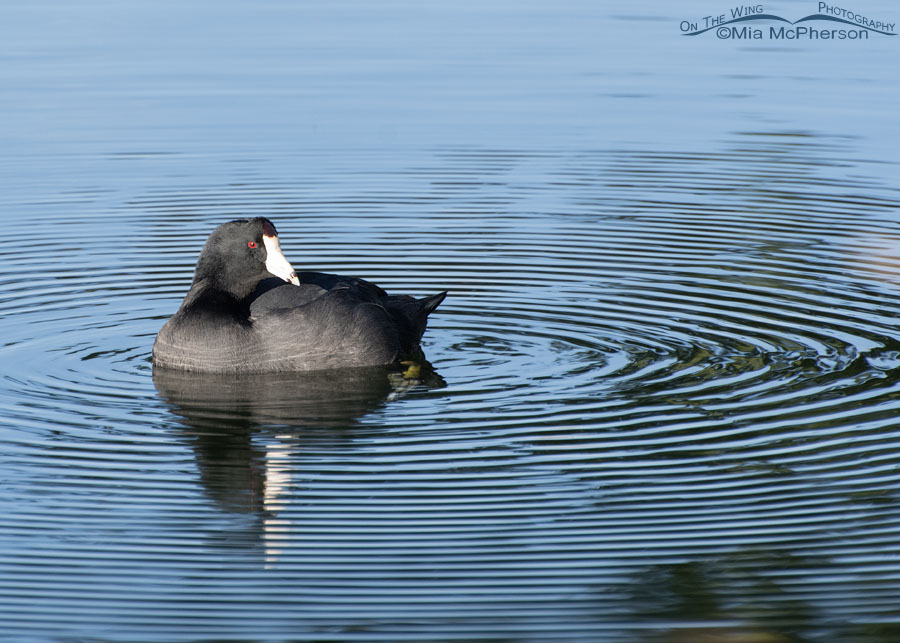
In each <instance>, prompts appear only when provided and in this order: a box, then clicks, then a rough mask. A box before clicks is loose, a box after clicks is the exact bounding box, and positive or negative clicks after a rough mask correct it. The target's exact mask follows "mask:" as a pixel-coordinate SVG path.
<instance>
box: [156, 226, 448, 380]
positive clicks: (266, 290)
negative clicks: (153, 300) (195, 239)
mask: <svg viewBox="0 0 900 643" xmlns="http://www.w3.org/2000/svg"><path fill="white" fill-rule="evenodd" d="M286 282H287V283H286ZM446 295H447V293H446V292H442V293H439V294H437V295H432V296H431V297H425V298H423V299H415V298H413V297H411V296H409V295H393V296H392V295H388V294H387V293H386V292H385V291H384V290H382V289H381V288H379V287H378V286H376V285H375V284H372V283H369V282H368V281H365V280H363V279H356V278H353V277H344V276H340V275H331V274H326V273H319V272H301V273H299V274H298V273H296V272H294V269H293V268H292V267H291V264H290V263H288V260H287V259H286V258H285V257H284V254H282V252H281V248H280V247H279V244H278V233H277V232H276V231H275V226H274V225H272V222H271V221H269V220H268V219H264V218H261V217H259V218H255V219H242V220H239V221H231V222H229V223H225V224H223V225H221V226H219V227H218V228H216V229H215V230H214V231H213V233H212V234H211V235H210V237H209V239H208V240H207V241H206V245H205V246H204V247H203V251H202V252H201V253H200V259H199V260H198V261H197V268H196V270H195V272H194V281H193V283H192V284H191V289H190V290H189V291H188V293H187V295H186V296H185V298H184V301H183V302H182V303H181V307H180V308H179V309H178V311H177V312H176V313H175V314H174V315H173V316H172V318H171V319H169V321H167V322H166V324H165V325H164V326H163V327H162V329H161V330H160V331H159V334H158V335H157V336H156V342H155V343H154V345H153V361H154V364H156V365H157V366H161V367H166V368H174V369H179V370H186V371H203V372H214V373H265V372H273V371H312V370H319V369H328V368H341V367H350V366H374V365H378V364H391V363H394V362H396V361H398V360H400V359H403V358H404V357H405V356H407V355H409V354H410V353H411V352H414V351H415V350H416V348H417V346H418V344H419V340H420V339H421V338H422V333H423V332H425V322H426V320H427V318H428V315H429V314H430V313H431V311H433V310H434V309H435V308H437V306H438V304H440V303H441V302H442V301H443V300H444V297H445V296H446Z"/></svg>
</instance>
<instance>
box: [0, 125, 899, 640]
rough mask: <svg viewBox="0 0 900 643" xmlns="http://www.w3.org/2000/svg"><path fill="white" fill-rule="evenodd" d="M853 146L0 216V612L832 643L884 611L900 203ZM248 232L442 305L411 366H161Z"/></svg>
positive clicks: (272, 169) (402, 179)
mask: <svg viewBox="0 0 900 643" xmlns="http://www.w3.org/2000/svg"><path fill="white" fill-rule="evenodd" d="M848 154H849V153H848V151H847V150H846V149H845V148H842V147H840V146H836V145H835V146H829V145H826V144H824V143H822V142H821V141H819V140H817V139H815V138H814V137H809V136H804V135H767V134H757V133H748V134H745V135H742V136H739V137H737V139H736V140H735V142H734V143H733V144H732V145H730V146H729V147H727V148H726V149H724V150H723V151H721V152H719V153H717V154H715V155H703V154H689V153H678V152H672V153H659V152H656V153H647V154H634V153H626V152H615V151H612V152H587V151H585V152H584V153H581V154H572V153H569V152H566V153H563V152H559V153H556V152H552V151H545V152H540V153H531V152H527V151H520V150H484V149H445V150H438V151H435V152H433V153H431V154H430V155H428V156H423V157H422V158H421V161H420V163H418V164H415V165H414V166H402V167H401V166H398V167H392V166H391V160H390V159H387V158H382V157H381V156H379V155H378V154H377V153H374V152H373V153H372V154H371V156H366V155H358V156H355V157H352V158H347V157H345V156H341V155H337V154H335V155H329V154H328V153H327V152H321V151H318V152H315V153H313V152H310V153H309V154H307V155H295V156H285V157H284V158H279V159H271V160H268V161H258V160H252V159H242V158H233V159H228V160H227V164H225V167H220V166H218V165H216V163H217V162H218V161H217V160H216V159H200V160H198V159H197V158H185V159H182V160H179V159H171V158H167V159H158V158H153V157H147V158H134V159H130V160H129V162H130V163H131V164H132V165H131V166H130V169H129V170H127V172H128V173H129V174H128V176H130V177H138V176H157V177H158V176H170V177H172V176H177V175H178V173H177V172H176V170H177V169H178V167H177V166H178V164H179V163H182V164H184V165H186V166H187V165H193V164H196V163H198V162H202V163H207V164H209V166H210V171H209V172H206V175H207V176H212V175H216V174H217V173H218V174H220V175H221V176H222V180H221V181H220V182H217V183H213V184H209V185H206V186H200V187H198V186H196V185H191V184H190V182H189V180H188V179H183V181H184V183H180V182H179V180H178V179H177V178H173V179H171V182H170V183H165V182H162V181H161V182H159V183H157V184H154V185H140V184H139V182H137V181H136V180H135V181H134V184H133V183H132V182H129V181H124V182H123V187H122V188H121V191H119V192H109V191H98V190H95V189H91V188H89V187H78V186H73V187H72V188H71V189H67V190H66V191H65V193H64V194H60V195H59V198H58V199H57V200H55V201H52V200H51V201H49V202H48V201H47V200H41V201H40V202H37V201H35V202H25V203H20V204H16V207H17V209H18V210H19V211H20V213H21V215H22V216H23V217H27V219H28V220H29V222H30V224H29V225H30V228H29V229H30V230H31V231H33V234H32V235H31V236H29V237H27V238H25V239H23V240H22V242H21V243H19V244H16V245H14V246H10V245H7V246H5V247H3V248H2V249H0V257H2V263H0V307H2V308H0V310H2V325H3V329H4V336H3V340H2V346H0V382H2V384H0V411H2V417H3V419H2V420H0V439H2V441H3V449H2V452H0V484H2V485H3V487H4V489H5V490H6V493H4V494H3V495H2V496H0V508H2V512H0V515H2V518H0V605H2V607H0V621H2V622H3V623H4V627H5V628H6V629H7V630H8V631H9V632H10V633H11V634H12V635H13V636H19V637H25V636H57V637H78V638H85V637H88V638H97V639H100V638H112V639H115V640H148V639H159V638H171V637H179V638H186V639H192V638H215V637H230V638H241V637H244V638H261V639H285V638H291V639H297V640H314V639H315V640H319V639H335V640H337V639H339V640H385V641H388V640H390V641H396V640H422V639H425V638H431V639H441V640H463V639H473V640H474V639H479V640H500V639H504V640H551V639H552V640H594V641H599V640H611V641H613V640H614V641H621V640H628V639H629V638H634V639H641V640H646V639H647V637H650V636H657V635H658V636H660V637H663V638H660V640H681V639H675V638H672V639H667V638H664V637H665V636H666V635H665V634H664V633H665V632H670V633H671V632H672V631H678V630H685V632H683V633H682V634H684V635H685V636H688V637H689V636H690V634H691V632H693V631H694V629H693V628H696V629H697V632H698V636H699V633H706V634H709V633H710V632H713V633H715V632H719V633H721V635H722V636H726V635H727V636H735V637H737V636H744V637H745V638H744V639H737V638H735V640H757V639H758V640H763V638H764V637H770V638H766V639H765V640H782V639H781V638H777V637H781V636H784V637H787V636H789V635H790V636H793V635H794V634H796V633H798V632H799V633H802V634H803V636H805V637H807V638H809V639H810V640H815V639H817V638H821V637H822V636H823V632H826V631H827V632H828V635H829V636H831V635H832V634H834V633H835V632H840V633H842V635H843V636H846V637H849V638H845V639H844V640H853V637H855V636H862V634H863V633H865V632H868V631H870V629H871V628H872V627H875V625H874V624H878V623H883V622H885V621H887V620H890V618H892V616H891V615H892V614H893V613H894V610H895V609H896V605H897V604H898V600H900V584H898V582H897V580H898V577H900V566H898V564H897V562H896V561H897V560H900V556H898V555H900V546H898V544H897V543H898V542H900V538H898V536H900V499H898V492H900V473H898V471H900V456H898V455H897V453H898V452H900V449H898V446H900V430H898V427H897V422H896V419H895V418H896V416H897V413H898V409H900V384H898V381H897V379H898V378H897V374H898V372H900V371H898V368H900V342H898V339H897V337H898V332H897V323H896V319H898V318H900V260H898V259H897V257H898V256H900V231H898V228H897V215H898V205H900V202H898V200H897V195H896V192H895V191H891V190H890V189H888V188H886V187H884V186H882V185H880V184H878V182H877V181H875V180H874V179H871V180H864V179H861V178H857V179H849V178H846V177H847V176H851V175H855V176H865V172H864V171H862V170H861V169H860V168H854V169H855V170H856V171H855V172H846V171H845V169H846V166H847V165H848V163H850V162H849V161H847V155H848ZM114 162H117V161H114V160H111V161H110V163H114ZM160 164H162V165H163V166H164V167H165V168H167V170H168V173H165V172H161V171H160ZM297 168H302V169H303V172H298V171H297ZM298 175H302V176H303V177H304V179H303V181H302V182H298V181H297V180H296V179H295V178H293V177H296V176H298ZM135 185H140V187H139V188H138V187H135ZM257 215H265V216H268V217H270V218H272V219H273V220H274V221H275V222H276V224H277V225H278V228H279V231H280V233H281V237H282V248H283V249H284V251H285V254H286V255H287V256H288V258H289V259H290V260H291V261H292V263H293V264H294V266H295V267H296V268H298V269H312V270H324V271H331V272H341V273H346V274H354V275H359V276H363V277H366V278H367V279H370V280H372V281H375V282H376V283H380V284H382V285H383V286H385V287H386V288H387V289H388V290H393V291H398V292H410V293H413V294H416V295H426V294H431V293H433V292H437V291H439V290H443V289H447V290H449V291H450V296H449V297H448V299H447V300H446V302H445V303H444V304H443V305H442V306H441V307H440V309H439V310H438V312H437V313H435V315H434V316H433V318H432V319H433V321H432V323H431V325H430V328H429V330H428V332H427V334H426V340H425V343H424V350H425V353H426V357H427V358H428V360H429V361H430V363H431V364H430V367H429V365H427V364H424V365H421V369H418V368H417V369H416V370H415V371H408V372H407V373H406V374H405V375H400V374H398V373H384V372H374V371H373V372H368V373H364V372H353V373H329V374H322V375H321V376H315V377H308V376H303V377H299V376H298V377H293V376H278V377H274V378H249V379H247V378H244V379H242V378H231V379H227V378H204V377H201V376H197V377H194V376H191V377H187V378H185V377H184V376H182V375H179V374H174V375H173V374H166V373H160V372H156V373H154V372H153V369H152V366H151V364H150V362H149V353H150V347H151V345H152V342H153V338H154V335H155V333H156V331H157V330H158V328H159V327H160V326H161V325H162V323H163V321H164V320H165V319H166V318H167V317H168V315H170V314H171V313H172V312H173V311H174V310H175V309H176V308H177V306H178V303H179V301H180V298H181V297H182V296H183V293H184V292H185V290H186V288H187V286H188V283H189V281H190V278H191V273H192V270H193V264H194V261H195V259H196V256H197V253H198V252H199V249H200V247H201V246H202V243H203V241H204V239H205V237H206V235H207V234H208V233H209V231H210V230H211V229H212V228H213V227H214V226H215V225H217V224H218V223H221V222H222V221H224V220H227V219H230V218H234V217H237V216H257ZM672 636H673V637H674V636H675V634H672ZM754 636H755V637H757V638H756V639H752V637H754ZM686 640H689V639H686ZM784 640H788V639H786V638H785V639H784Z"/></svg>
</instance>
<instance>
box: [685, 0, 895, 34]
mask: <svg viewBox="0 0 900 643" xmlns="http://www.w3.org/2000/svg"><path fill="white" fill-rule="evenodd" d="M679 28H680V29H681V33H682V35H684V36H699V35H701V34H705V33H707V32H709V31H712V32H714V33H715V34H716V37H717V38H719V39H720V40H868V39H869V38H870V37H871V38H877V37H881V36H896V35H897V31H896V24H895V23H894V22H891V21H890V20H887V19H884V17H883V16H882V17H872V16H868V15H866V14H863V13H860V12H857V11H853V10H850V9H845V8H843V7H838V6H835V5H832V4H829V3H827V2H819V3H818V8H817V11H816V13H813V14H809V15H807V16H803V17H802V18H799V19H797V20H788V19H787V18H784V17H782V16H777V15H774V14H771V13H766V11H765V8H764V7H763V5H761V4H757V5H742V6H738V7H734V8H732V9H731V10H729V12H728V13H721V14H717V15H714V16H704V17H702V18H700V19H699V20H682V21H681V24H680V27H679Z"/></svg>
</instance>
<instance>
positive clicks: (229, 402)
mask: <svg viewBox="0 0 900 643" xmlns="http://www.w3.org/2000/svg"><path fill="white" fill-rule="evenodd" d="M153 383H154V384H155V386H156V389H157V391H158V392H159V394H160V396H161V397H162V398H163V399H164V400H165V401H166V402H167V404H168V405H169V407H170V409H171V410H172V412H173V413H174V414H176V415H177V416H178V418H179V422H180V423H181V424H182V426H183V429H184V433H185V436H186V437H187V439H188V441H189V442H190V444H191V448H192V449H193V450H194V453H195V457H196V461H197V468H198V470H199V474H200V480H201V483H202V485H203V488H204V491H205V492H206V494H207V495H208V496H209V497H210V499H212V500H213V502H215V503H216V505H217V506H218V507H219V508H220V509H222V510H224V511H227V512H239V513H248V514H252V515H255V516H256V517H257V518H258V519H259V520H258V521H254V522H255V524H256V525H257V526H256V527H254V528H253V529H254V531H258V532H261V534H260V535H261V536H262V538H263V540H264V541H265V545H266V550H267V551H266V555H267V559H271V558H272V556H273V555H274V554H275V553H276V552H272V551H270V544H271V543H270V542H268V541H270V540H272V537H275V538H276V539H277V532H278V531H281V530H283V529H285V528H286V526H285V525H284V523H283V521H280V520H279V519H278V518H277V512H278V510H279V508H281V506H282V505H283V503H284V497H285V494H286V492H287V491H288V490H289V488H290V485H291V483H292V478H293V474H294V473H295V471H294V470H295V469H296V463H297V455H298V451H301V452H302V450H304V449H309V450H313V449H322V448H329V447H331V448H333V447H337V446H341V445H343V447H345V448H346V446H347V445H348V444H349V442H350V441H351V440H352V439H353V435H354V430H355V429H356V428H357V427H358V426H359V425H358V420H359V419H360V418H362V417H363V416H365V415H366V414H368V413H371V412H373V411H375V410H376V409H378V408H380V407H383V406H384V405H386V404H389V403H391V402H392V401H393V400H396V399H398V398H400V397H402V396H403V395H405V394H406V393H407V392H409V391H410V390H412V389H415V388H422V387H424V388H440V387H441V386H444V385H445V383H444V381H443V380H442V379H441V377H440V376H439V375H438V374H437V373H436V372H435V371H434V369H433V368H432V367H431V364H429V363H428V362H427V360H425V359H424V356H423V357H422V358H421V359H418V360H416V361H414V362H405V363H404V364H402V365H400V366H399V367H383V366H379V367H371V368H353V369H340V370H329V371H317V372H310V373H270V374H253V375H246V374H245V375H219V374H203V373H188V372H184V371H170V370H168V369H163V368H154V370H153ZM270 532H271V533H270Z"/></svg>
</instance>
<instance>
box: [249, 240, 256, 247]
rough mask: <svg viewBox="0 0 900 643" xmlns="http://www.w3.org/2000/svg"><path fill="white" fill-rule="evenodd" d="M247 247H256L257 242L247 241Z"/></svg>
mask: <svg viewBox="0 0 900 643" xmlns="http://www.w3.org/2000/svg"><path fill="white" fill-rule="evenodd" d="M247 247H248V248H255V247H256V242H255V241H248V242H247Z"/></svg>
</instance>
